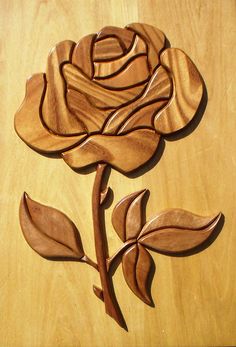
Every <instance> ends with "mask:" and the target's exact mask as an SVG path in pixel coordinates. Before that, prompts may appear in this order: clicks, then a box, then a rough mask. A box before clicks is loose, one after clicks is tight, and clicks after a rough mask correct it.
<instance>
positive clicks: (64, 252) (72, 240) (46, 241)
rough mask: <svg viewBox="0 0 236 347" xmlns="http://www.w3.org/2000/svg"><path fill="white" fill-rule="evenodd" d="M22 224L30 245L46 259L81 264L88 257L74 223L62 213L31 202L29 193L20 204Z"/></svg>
mask: <svg viewBox="0 0 236 347" xmlns="http://www.w3.org/2000/svg"><path fill="white" fill-rule="evenodd" d="M20 224H21V228H22V231H23V234H24V237H25V239H26V241H27V242H28V244H29V245H30V246H31V247H32V248H33V250H35V251H36V252H37V253H38V254H40V255H41V256H42V257H44V258H47V259H52V260H53V259H58V258H66V259H70V260H79V259H81V258H82V257H83V256H84V251H83V247H82V243H81V239H80V235H79V232H78V230H77V228H76V226H75V225H74V224H73V222H72V221H71V220H70V219H69V218H68V217H67V216H66V215H65V214H63V213H62V212H60V211H58V210H56V209H54V208H52V207H48V206H45V205H42V204H40V203H38V202H36V201H34V200H32V199H30V198H29V196H28V195H27V194H26V193H24V195H23V197H22V200H21V204H20Z"/></svg>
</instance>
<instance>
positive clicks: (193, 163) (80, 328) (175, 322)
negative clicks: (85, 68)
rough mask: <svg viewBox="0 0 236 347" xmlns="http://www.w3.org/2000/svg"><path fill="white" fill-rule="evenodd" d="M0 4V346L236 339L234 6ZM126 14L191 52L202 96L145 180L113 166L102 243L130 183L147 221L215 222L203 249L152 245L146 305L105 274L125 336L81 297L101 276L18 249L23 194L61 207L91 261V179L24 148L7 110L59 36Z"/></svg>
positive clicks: (225, 342)
mask: <svg viewBox="0 0 236 347" xmlns="http://www.w3.org/2000/svg"><path fill="white" fill-rule="evenodd" d="M0 7H1V8H0V16H1V18H0V20H1V22H0V32H1V34H0V35H1V41H0V45H1V46H0V81H1V83H0V117H1V136H0V148H1V160H0V165H1V170H0V182H1V191H0V208H1V218H0V255H1V256H0V347H93V346H96V347H100V346H101V347H110V346H113V347H118V346H119V347H126V346H127V347H132V346H137V347H141V346H149V347H154V346H234V345H236V270H235V269H236V218H235V209H236V204H235V201H236V187H235V182H236V135H235V132H236V115H235V113H236V102H235V95H236V78H235V76H236V74H235V71H236V59H235V57H236V3H235V1H230V0H225V1H223V0H222V1H216V0H215V1H196V0H194V1H182V0H181V1H180V0H176V1H174V0H170V1H155V0H153V1H152V0H145V1H144V0H143V1H142V0H140V1H138V0H137V1H136V0H129V1H128V0H123V1H121V0H114V1H112V0H110V1H108V0H107V1H106V0H102V1H98V0H97V1H95V0H94V1H91V0H79V1H77V0H73V1H69V0H68V1H65V0H57V1H56V0H54V1H49V0H48V1H47V0H44V1H43V0H42V1H40V0H37V1H36V0H34V1H30V0H21V1H20V0H11V1H10V0H1V1H0ZM136 21H140V22H144V23H148V24H152V25H154V26H157V27H158V28H160V29H161V30H163V31H164V32H165V33H166V35H167V37H168V39H169V41H170V42H171V44H172V46H173V47H178V48H181V49H183V50H184V51H185V52H186V53H187V54H188V55H189V56H190V57H191V58H192V60H193V61H194V62H195V63H196V65H197V67H198V68H199V70H200V72H201V74H202V76H203V77H204V80H205V83H206V86H207V91H208V105H207V108H206V111H205V113H204V115H203V117H202V119H201V121H200V123H199V125H198V126H197V128H196V129H195V130H194V131H193V132H192V133H191V134H189V135H188V136H185V137H183V138H181V139H179V140H176V141H170V140H166V141H165V149H164V153H163V155H162V157H161V159H160V161H159V163H158V164H157V165H155V166H153V167H152V168H150V170H149V171H147V172H146V173H145V174H144V175H143V176H139V177H137V178H130V177H126V176H124V175H122V174H120V173H118V172H116V171H114V170H112V172H111V176H110V180H109V183H110V186H111V187H112V189H113V190H114V201H113V204H112V206H111V207H110V208H109V210H107V211H106V220H107V221H106V223H107V232H108V241H109V244H110V251H111V253H112V252H114V251H115V250H116V249H117V248H118V247H119V245H120V241H119V239H118V237H117V235H116V233H115V232H114V230H113V229H112V226H111V221H110V220H111V211H112V207H114V205H115V203H117V202H118V201H119V199H121V198H122V197H124V196H125V195H127V194H129V193H132V192H134V191H137V190H139V189H142V188H148V189H150V192H151V194H150V198H149V202H148V205H147V217H148V218H150V217H151V216H152V215H154V214H156V213H157V212H158V211H160V210H162V209H164V208H169V207H179V208H184V209H187V210H190V211H193V212H195V213H198V214H201V215H210V214H212V213H214V212H217V211H219V210H221V211H222V212H223V213H224V215H225V224H224V227H223V229H222V231H221V233H220V234H219V236H218V238H217V239H216V240H215V242H214V243H213V244H212V245H211V246H210V247H209V248H207V249H206V250H205V251H204V252H202V253H198V254H195V255H193V256H190V257H185V258H171V257H167V256H164V255H159V254H154V253H153V257H154V259H155V263H156V273H155V277H154V280H153V286H152V296H153V299H154V302H155V304H156V307H155V308H150V307H148V306H146V305H144V304H143V303H142V302H141V301H140V300H139V299H137V298H136V297H135V296H134V295H133V293H132V292H131V291H130V289H129V288H128V287H127V285H126V283H125V281H124V279H123V275H122V271H121V268H119V269H118V270H117V273H116V274H115V277H114V286H115V290H116V293H117V298H118V302H119V303H120V306H121V309H122V311H123V313H124V316H125V318H126V321H127V325H128V327H129V332H128V333H127V332H125V331H124V330H122V329H121V328H120V327H119V326H118V325H117V324H116V323H115V321H113V320H112V319H110V318H109V317H108V316H107V315H105V313H104V306H103V304H102V303H101V302H100V301H99V300H98V299H97V298H96V297H95V295H94V294H93V292H92V285H93V284H94V283H95V284H98V285H99V277H98V274H97V273H96V272H95V271H94V270H93V269H92V268H89V267H87V266H86V265H84V264H79V263H70V262H65V263H63V262H50V261H47V260H44V259H42V258H41V257H40V256H38V255H37V254H36V253H34V252H33V250H31V248H30V247H29V246H28V245H27V244H26V242H25V240H24V238H23V236H22V232H21V230H20V226H19V219H18V207H19V202H20V198H21V195H22V193H23V191H24V190H25V191H27V192H28V194H29V195H30V196H31V197H32V198H33V199H35V200H38V201H40V202H42V203H45V204H48V205H50V206H53V207H56V208H58V209H60V210H61V211H64V212H65V213H66V214H67V215H68V216H69V217H70V218H71V219H72V220H73V221H74V222H75V223H76V224H77V226H78V229H79V230H80V233H81V236H82V238H83V242H84V246H85V250H86V251H87V253H88V254H89V255H90V256H91V257H92V258H94V257H95V254H94V247H93V231H92V215H91V191H92V184H93V180H94V177H95V174H94V172H92V173H90V174H87V175H80V174H76V173H75V172H73V171H72V170H71V169H70V168H69V167H68V166H67V165H66V164H65V163H64V162H63V161H62V160H59V159H49V158H47V157H44V156H40V155H39V154H37V153H36V152H34V151H32V150H30V149H29V148H28V147H27V146H26V145H25V144H24V143H23V142H22V141H21V140H20V139H19V138H18V137H17V135H16V134H15V132H14V128H13V118H14V113H15V111H16V110H17V108H18V106H19V105H20V103H21V101H22V99H23V96H24V93H25V81H26V78H27V77H28V76H30V75H31V74H33V73H35V72H41V71H45V67H46V59H47V55H48V53H49V51H50V49H51V48H52V47H53V46H54V45H55V44H56V43H57V42H59V41H62V40H64V39H71V40H73V41H78V40H79V39H80V38H81V37H83V36H84V35H86V34H89V33H93V32H96V31H98V30H99V29H100V28H102V27H103V26H105V25H115V26H121V27H123V26H124V25H125V24H128V23H131V22H136Z"/></svg>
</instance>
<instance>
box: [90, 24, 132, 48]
mask: <svg viewBox="0 0 236 347" xmlns="http://www.w3.org/2000/svg"><path fill="white" fill-rule="evenodd" d="M110 36H112V37H116V38H117V39H118V40H119V42H120V45H121V47H122V48H123V50H124V51H127V50H128V49H129V48H130V46H131V44H132V43H133V39H134V33H132V32H130V31H129V30H126V29H123V28H118V27H113V26H109V27H104V28H102V30H101V31H100V32H99V33H98V35H97V39H96V41H99V40H100V39H101V38H105V37H110Z"/></svg>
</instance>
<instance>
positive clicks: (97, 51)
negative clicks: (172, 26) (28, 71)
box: [15, 23, 203, 172]
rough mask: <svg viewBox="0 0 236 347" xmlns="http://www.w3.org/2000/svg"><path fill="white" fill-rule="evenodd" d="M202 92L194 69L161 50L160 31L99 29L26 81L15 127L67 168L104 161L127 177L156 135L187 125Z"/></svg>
mask: <svg viewBox="0 0 236 347" xmlns="http://www.w3.org/2000/svg"><path fill="white" fill-rule="evenodd" d="M202 94H203V84H202V80H201V77H200V75H199V73H198V71H197V69H196V67H195V66H194V64H193V63H192V61H191V60H190V59H189V58H188V57H187V55H186V54H185V53H184V52H182V51H181V50H179V49H175V48H167V49H165V36H164V34H163V33H162V32H161V31H160V30H158V29H156V28H154V27H152V26H149V25H146V24H138V23H135V24H130V25H128V26H127V27H126V28H125V29H121V28H116V27H105V28H103V29H102V30H101V31H100V32H99V33H98V34H92V35H88V36H85V37H84V38H83V39H82V40H81V41H79V42H78V43H77V44H76V43H74V42H72V41H63V42H60V43H59V44H58V45H57V46H56V47H54V48H53V49H52V51H51V53H50V54H49V57H48V62H47V71H46V73H45V74H43V73H40V74H35V75H33V76H32V77H31V78H29V80H28V81H27V86H26V96H25V99H24V101H23V104H22V106H21V108H20V109H19V110H18V112H17V113H16V116H15V129H16V131H17V133H18V135H19V136H20V137H21V138H22V139H23V140H24V141H25V142H26V143H27V144H28V145H29V146H30V147H31V148H33V149H34V150H36V151H38V152H40V153H45V154H51V153H54V154H59V155H61V156H62V158H63V159H64V160H65V162H66V163H67V164H68V165H69V166H71V167H72V168H82V167H86V166H88V165H91V164H94V163H98V162H105V163H109V164H110V165H112V166H113V167H115V168H116V169H118V170H120V171H122V172H130V171H132V170H134V169H136V168H138V167H140V166H141V165H143V164H144V163H146V162H147V161H148V160H149V159H150V158H151V157H152V156H153V154H154V153H155V151H156V149H157V147H158V143H159V139H160V136H161V135H162V134H169V133H172V132H175V131H177V130H179V129H181V128H183V127H184V126H185V125H186V124H188V123H189V122H190V120H191V119H192V118H193V116H194V115H195V113H196V110H197V108H198V106H199V104H200V101H201V99H202Z"/></svg>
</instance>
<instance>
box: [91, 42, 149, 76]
mask: <svg viewBox="0 0 236 347" xmlns="http://www.w3.org/2000/svg"><path fill="white" fill-rule="evenodd" d="M139 54H145V55H146V54H147V47H146V44H145V42H144V41H143V40H142V39H141V38H140V37H139V36H137V35H136V37H135V39H134V43H133V46H132V48H131V49H130V50H129V52H128V53H127V54H125V55H124V56H122V57H121V58H119V59H116V60H114V61H108V62H101V63H99V62H95V63H94V78H105V77H106V78H108V77H109V76H110V75H113V74H114V73H117V72H118V71H119V70H121V69H122V68H123V66H124V65H125V64H127V63H128V62H129V60H130V59H131V58H132V59H133V58H134V57H135V56H136V55H139ZM127 82H128V81H127Z"/></svg>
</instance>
